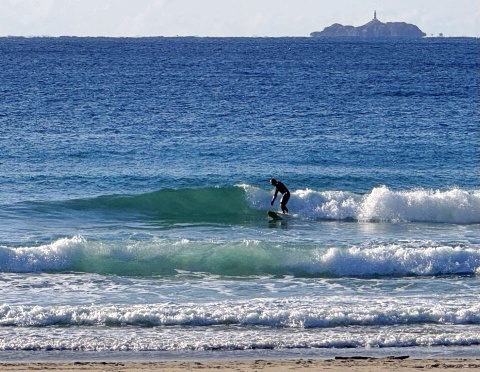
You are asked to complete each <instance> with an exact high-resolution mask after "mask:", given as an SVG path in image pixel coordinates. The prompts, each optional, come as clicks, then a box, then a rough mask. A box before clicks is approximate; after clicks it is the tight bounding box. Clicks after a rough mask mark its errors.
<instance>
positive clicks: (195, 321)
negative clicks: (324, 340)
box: [0, 294, 480, 329]
mask: <svg viewBox="0 0 480 372" xmlns="http://www.w3.org/2000/svg"><path fill="white" fill-rule="evenodd" d="M443 297H445V296H443ZM443 297H442V298H440V297H435V296H426V297H424V298H419V297H418V296H415V297H413V298H407V297H396V298H390V297H388V298H387V297H384V296H377V297H374V298H372V297H362V296H355V295H353V294H352V295H351V296H348V298H343V297H341V298H339V297H336V296H326V297H325V301H318V298H293V297H292V298H285V299H282V300H279V299H269V298H259V299H256V300H231V301H218V302H207V303H183V304H176V303H171V302H168V303H156V304H144V305H77V306H9V305H6V304H4V305H1V306H0V325H1V326H16V327H17V326H19V327H48V326H52V325H62V326H110V327H124V326H202V327H203V326H220V325H241V326H265V327H274V328H277V327H285V328H298V329H310V328H332V327H338V326H347V325H348V326H385V325H397V324H402V325H407V324H438V325H448V324H456V325H462V324H463V325H469V324H470V325H474V324H476V325H480V304H479V303H478V302H477V301H476V300H475V299H473V298H472V299H468V298H466V299H464V300H462V301H458V300H456V299H455V298H453V297H449V298H446V299H445V298H443Z"/></svg>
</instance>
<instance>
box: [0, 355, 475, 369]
mask: <svg viewBox="0 0 480 372" xmlns="http://www.w3.org/2000/svg"><path fill="white" fill-rule="evenodd" d="M422 369H428V370H432V369H438V370H441V371H453V370H456V371H458V370H480V358H478V359H410V358H408V357H391V358H365V357H348V358H335V359H297V360H260V359H257V360H241V361H235V360H232V361H210V360H207V361H205V360H203V361H201V362H195V361H165V362H62V363H0V370H2V371H12V372H17V371H57V372H61V371H68V372H75V371H92V372H97V371H98V372H100V371H116V372H136V371H142V372H149V371H167V372H175V371H194V370H199V371H218V370H227V371H228V370H231V371H265V372H268V371H295V370H300V371H303V370H312V371H331V372H336V371H359V372H363V371H365V372H367V371H368V372H377V371H378V372H380V371H418V370H422Z"/></svg>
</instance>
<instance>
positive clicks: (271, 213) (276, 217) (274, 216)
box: [268, 211, 283, 220]
mask: <svg viewBox="0 0 480 372" xmlns="http://www.w3.org/2000/svg"><path fill="white" fill-rule="evenodd" d="M268 217H270V218H273V219H274V220H283V217H282V216H281V215H279V214H278V213H277V212H273V211H268Z"/></svg>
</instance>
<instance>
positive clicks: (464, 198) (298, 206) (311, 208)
mask: <svg viewBox="0 0 480 372" xmlns="http://www.w3.org/2000/svg"><path fill="white" fill-rule="evenodd" d="M244 188H245V190H246V198H247V201H248V202H249V203H250V205H251V206H252V207H254V208H259V209H269V208H270V207H269V204H268V201H269V200H270V199H269V195H268V192H266V191H263V190H261V189H258V188H255V187H252V186H244ZM288 206H289V209H290V210H291V212H292V213H294V214H296V215H298V216H299V217H301V218H309V219H320V220H321V219H325V220H352V221H366V222H377V221H385V222H388V221H390V222H395V221H407V222H431V223H452V224H477V223H480V191H478V190H477V191H467V190H461V189H458V188H453V189H450V190H443V191H442V190H429V189H412V190H399V191H396V190H395V191H394V190H391V189H390V188H388V187H387V186H381V187H376V188H374V189H373V190H372V191H371V192H369V193H367V194H364V195H361V194H356V193H353V192H349V191H316V190H312V189H301V190H295V191H293V192H292V197H291V199H290V202H289V205H288Z"/></svg>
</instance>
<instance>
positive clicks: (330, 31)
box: [310, 11, 426, 38]
mask: <svg viewBox="0 0 480 372" xmlns="http://www.w3.org/2000/svg"><path fill="white" fill-rule="evenodd" d="M310 36H312V37H350V36H352V37H362V38H384V37H387V38H391V37H395V38H421V37H424V36H426V34H425V33H424V32H422V31H421V30H420V29H419V28H418V27H417V26H415V25H412V24H410V23H405V22H387V23H383V22H380V21H379V20H378V19H377V11H375V12H374V14H373V19H372V20H371V21H370V22H368V23H367V24H364V25H363V26H359V27H354V26H342V25H341V24H338V23H335V24H333V25H331V26H329V27H325V29H324V30H323V31H315V32H312V33H311V34H310Z"/></svg>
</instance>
